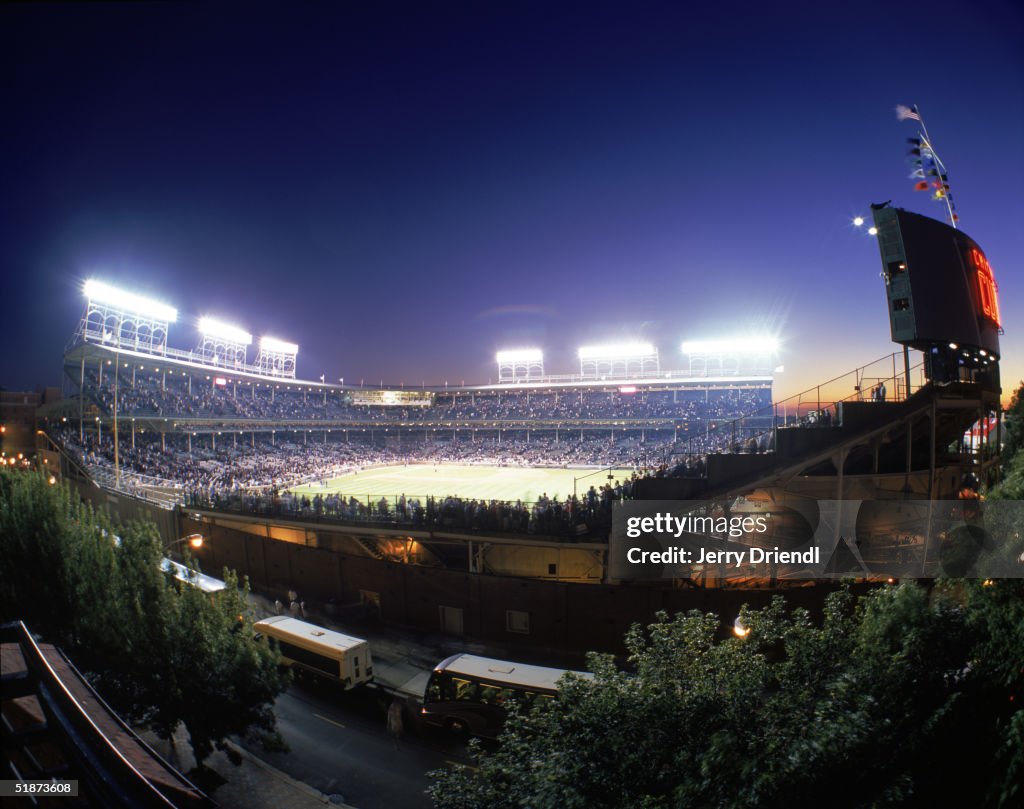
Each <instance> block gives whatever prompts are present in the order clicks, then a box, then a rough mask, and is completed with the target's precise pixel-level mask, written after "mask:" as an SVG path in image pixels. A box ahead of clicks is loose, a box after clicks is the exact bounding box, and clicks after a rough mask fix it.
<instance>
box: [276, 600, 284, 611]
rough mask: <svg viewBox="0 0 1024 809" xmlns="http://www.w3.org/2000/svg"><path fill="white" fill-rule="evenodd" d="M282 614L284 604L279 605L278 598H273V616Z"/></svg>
mask: <svg viewBox="0 0 1024 809" xmlns="http://www.w3.org/2000/svg"><path fill="white" fill-rule="evenodd" d="M282 612H284V604H282V603H281V599H280V598H275V599H274V614H275V615H280V614H281V613H282Z"/></svg>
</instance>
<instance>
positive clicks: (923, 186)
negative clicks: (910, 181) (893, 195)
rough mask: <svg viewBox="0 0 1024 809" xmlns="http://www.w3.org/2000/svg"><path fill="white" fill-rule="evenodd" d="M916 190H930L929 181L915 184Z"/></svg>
mask: <svg viewBox="0 0 1024 809" xmlns="http://www.w3.org/2000/svg"><path fill="white" fill-rule="evenodd" d="M914 190H915V191H927V190H928V183H925V182H921V183H918V184H917V185H915V186H914Z"/></svg>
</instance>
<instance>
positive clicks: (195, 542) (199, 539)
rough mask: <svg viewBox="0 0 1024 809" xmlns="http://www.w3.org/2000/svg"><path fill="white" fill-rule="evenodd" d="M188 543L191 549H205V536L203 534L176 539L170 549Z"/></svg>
mask: <svg viewBox="0 0 1024 809" xmlns="http://www.w3.org/2000/svg"><path fill="white" fill-rule="evenodd" d="M186 542H187V543H188V545H189V547H190V548H192V549H193V550H199V549H200V548H201V547H203V535H202V534H189V535H188V536H187V537H182V538H181V539H176V540H174V542H172V543H171V544H170V545H169V546H168V547H171V548H173V547H174V546H175V545H182V544H184V543H186Z"/></svg>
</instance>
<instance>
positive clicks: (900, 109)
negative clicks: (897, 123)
mask: <svg viewBox="0 0 1024 809" xmlns="http://www.w3.org/2000/svg"><path fill="white" fill-rule="evenodd" d="M896 117H897V118H898V119H899V120H901V121H906V120H908V119H909V120H911V121H920V120H921V116H920V115H919V114H918V112H917V105H916V104H915V105H914V106H913V107H906V106H904V105H903V104H897V105H896Z"/></svg>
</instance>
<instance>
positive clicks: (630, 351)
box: [578, 343, 658, 360]
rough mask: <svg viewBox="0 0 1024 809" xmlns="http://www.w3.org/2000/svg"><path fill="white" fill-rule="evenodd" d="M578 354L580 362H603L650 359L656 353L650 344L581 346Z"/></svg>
mask: <svg viewBox="0 0 1024 809" xmlns="http://www.w3.org/2000/svg"><path fill="white" fill-rule="evenodd" d="M578 353H579V358H580V359H581V360H605V359H614V358H622V357H650V356H653V355H655V354H657V353H658V352H657V349H655V347H654V346H652V345H651V344H650V343H611V344H608V345H601V346H583V347H582V348H580V350H579V352H578Z"/></svg>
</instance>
